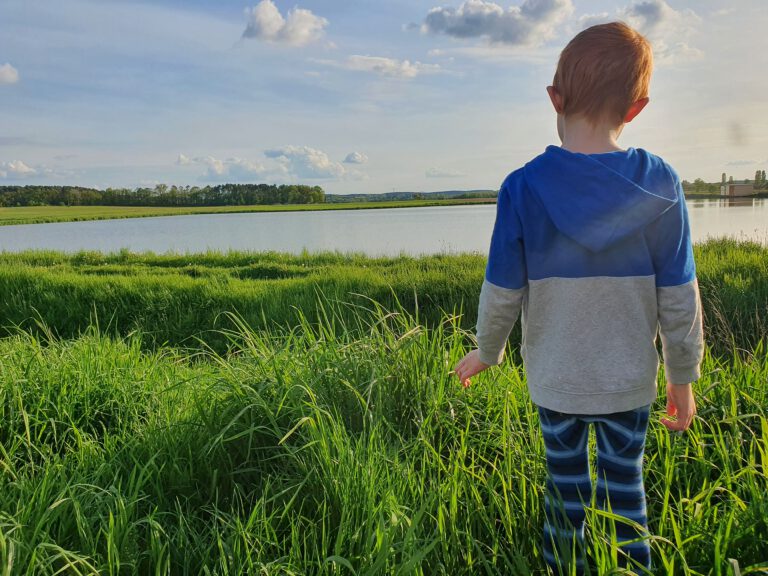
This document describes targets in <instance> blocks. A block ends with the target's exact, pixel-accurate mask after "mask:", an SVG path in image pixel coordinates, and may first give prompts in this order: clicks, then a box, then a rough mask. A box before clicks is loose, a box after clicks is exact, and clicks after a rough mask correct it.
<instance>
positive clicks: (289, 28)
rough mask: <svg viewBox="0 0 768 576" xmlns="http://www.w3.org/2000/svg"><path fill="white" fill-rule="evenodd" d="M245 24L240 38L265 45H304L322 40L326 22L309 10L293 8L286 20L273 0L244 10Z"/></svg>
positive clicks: (262, 1)
mask: <svg viewBox="0 0 768 576" xmlns="http://www.w3.org/2000/svg"><path fill="white" fill-rule="evenodd" d="M245 15H246V17H247V18H248V25H247V26H246V28H245V30H244V31H243V38H255V39H257V40H264V41H266V42H274V43H280V44H287V45H289V46H304V45H306V44H309V43H311V42H315V41H317V40H319V39H321V38H322V37H323V34H324V33H325V27H326V26H328V20H326V19H325V18H323V17H321V16H316V15H315V14H313V13H312V12H311V11H310V10H306V9H303V8H293V9H292V10H289V11H288V13H287V14H286V16H285V17H283V15H282V14H280V10H278V8H277V6H275V4H274V2H272V0H261V2H259V3H258V4H257V5H256V6H254V7H253V8H246V9H245Z"/></svg>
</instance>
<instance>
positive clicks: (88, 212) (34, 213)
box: [0, 198, 496, 226]
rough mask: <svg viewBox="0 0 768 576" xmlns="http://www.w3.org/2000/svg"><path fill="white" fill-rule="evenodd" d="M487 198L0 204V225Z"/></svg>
mask: <svg viewBox="0 0 768 576" xmlns="http://www.w3.org/2000/svg"><path fill="white" fill-rule="evenodd" d="M495 202H496V199H495V198H490V199H476V198H474V199H473V198H470V199H452V200H450V199H449V200H402V201H392V202H344V203H326V204H269V205H259V206H201V207H179V208H166V207H149V206H30V207H26V206H25V207H19V208H0V226H2V225H6V226H7V225H11V224H42V223H46V222H75V221H81V220H111V219H116V218H146V217H149V216H180V215H183V214H234V213H246V212H302V211H306V210H363V209H365V210H370V209H374V208H420V207H424V206H457V205H462V204H479V203H495Z"/></svg>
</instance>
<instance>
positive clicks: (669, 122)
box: [0, 0, 768, 194]
mask: <svg viewBox="0 0 768 576" xmlns="http://www.w3.org/2000/svg"><path fill="white" fill-rule="evenodd" d="M612 20H623V21H625V22H627V23H629V24H630V25H632V26H634V27H636V28H637V29H638V30H640V31H641V32H642V33H643V34H645V35H646V36H647V37H648V38H649V40H651V42H652V44H653V47H654V55H655V71H654V76H653V79H652V81H651V93H650V104H649V105H648V107H647V108H646V109H645V110H644V111H643V112H642V114H641V115H640V116H638V117H637V119H635V120H634V121H633V122H632V123H630V124H629V125H627V127H626V128H625V130H624V132H623V133H622V135H621V138H620V140H619V144H621V145H622V146H634V147H641V148H645V149H647V150H649V151H651V152H653V153H655V154H659V155H661V156H662V157H664V158H665V159H666V160H667V161H668V162H670V163H671V164H672V165H673V166H674V167H675V168H676V169H677V171H678V172H679V173H680V175H681V177H682V178H684V179H688V180H693V179H695V178H703V179H704V180H707V181H719V180H720V175H721V173H722V172H726V173H727V174H729V175H733V176H734V178H736V179H739V178H752V177H753V176H754V174H755V171H756V170H761V169H762V170H766V169H768V111H767V110H766V106H765V101H766V97H767V96H766V95H768V73H766V71H768V36H767V35H766V30H768V7H767V6H766V0H735V1H728V2H725V1H722V0H721V1H714V0H635V1H633V0H620V1H606V0H522V1H521V0H513V1H511V2H508V1H502V0H497V1H488V0H465V1H462V0H429V1H425V0H386V1H384V0H375V1H374V0H290V1H283V0H251V1H250V2H249V1H247V0H246V1H245V2H244V1H233V0H157V1H154V2H136V1H127V0H57V1H56V2H52V1H50V0H3V1H2V2H1V3H0V185H8V184H50V185H58V184H69V185H83V186H94V187H98V188H106V187H132V188H133V187H138V186H154V185H156V184H158V183H167V184H177V185H192V186H204V185H207V184H216V183H224V182H266V183H277V184H287V183H296V184H310V185H320V186H322V187H323V188H324V189H325V190H326V192H330V193H337V194H345V193H381V192H390V191H393V190H401V191H434V190H457V189H460V190H468V189H497V188H498V186H499V184H500V183H501V182H502V181H503V179H504V177H505V176H506V175H507V174H508V173H509V172H511V171H513V170H515V169H516V168H519V167H520V166H522V165H523V164H524V163H525V162H527V161H528V160H530V159H531V158H533V157H534V156H536V155H537V154H540V153H541V152H542V151H543V150H544V148H545V147H546V146H547V145H549V144H559V140H558V138H557V132H556V124H555V120H556V118H555V113H554V111H553V109H552V106H551V103H550V102H549V99H548V97H547V94H546V91H545V89H546V86H547V85H548V84H550V83H551V80H552V76H553V74H554V71H555V66H556V64H557V58H558V55H559V53H560V51H561V50H562V48H563V47H564V46H565V45H566V44H567V42H568V40H569V39H570V38H571V37H573V35H575V34H576V33H578V32H579V31H580V30H582V29H583V28H585V27H587V26H589V25H592V24H595V23H600V22H607V21H612Z"/></svg>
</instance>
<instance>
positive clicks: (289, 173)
mask: <svg viewBox="0 0 768 576" xmlns="http://www.w3.org/2000/svg"><path fill="white" fill-rule="evenodd" d="M264 156H265V157H266V158H267V161H266V162H265V163H263V164H262V163H261V162H253V161H250V160H245V159H243V158H238V157H233V158H227V159H226V160H221V159H219V158H215V157H214V156H196V157H189V156H187V155H185V154H179V156H178V158H177V159H176V165H177V166H204V167H205V172H204V173H203V174H202V176H201V179H202V180H204V181H210V182H250V181H253V180H257V179H270V180H275V181H286V180H288V181H289V180H291V179H307V180H325V179H342V178H343V179H345V180H346V179H349V180H360V179H365V178H366V175H365V174H363V173H361V172H358V171H357V170H354V169H352V168H345V167H344V165H343V164H342V163H341V162H336V161H333V160H331V159H330V158H329V157H328V155H327V154H326V153H325V152H323V151H322V150H317V149H315V148H310V147H309V146H283V147H281V148H272V149H269V150H265V151H264ZM367 161H368V157H367V156H366V155H365V154H363V153H361V152H351V153H350V154H348V155H347V157H346V159H345V160H344V162H346V163H348V164H364V163H365V162H367Z"/></svg>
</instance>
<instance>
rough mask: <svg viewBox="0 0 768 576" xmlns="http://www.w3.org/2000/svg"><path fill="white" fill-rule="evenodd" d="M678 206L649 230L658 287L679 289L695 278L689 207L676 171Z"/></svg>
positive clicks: (663, 215) (648, 237) (648, 236)
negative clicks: (675, 287)
mask: <svg viewBox="0 0 768 576" xmlns="http://www.w3.org/2000/svg"><path fill="white" fill-rule="evenodd" d="M670 171H672V174H673V175H674V176H675V186H676V190H677V203H676V204H675V205H674V206H672V207H671V208H670V209H669V210H667V211H666V212H664V214H662V215H661V216H659V218H657V219H656V221H655V222H654V223H653V224H652V225H651V226H650V227H649V229H648V234H647V239H648V244H649V248H650V250H651V257H652V259H653V267H654V270H655V272H656V286H659V287H661V286H679V285H681V284H686V283H688V282H690V281H692V280H693V279H694V278H695V277H696V265H695V263H694V260H693V246H692V244H691V230H690V224H689V222H688V208H687V207H686V205H685V195H684V194H683V186H682V184H681V183H680V179H679V177H678V176H677V174H675V172H674V171H673V170H671V169H670Z"/></svg>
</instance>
